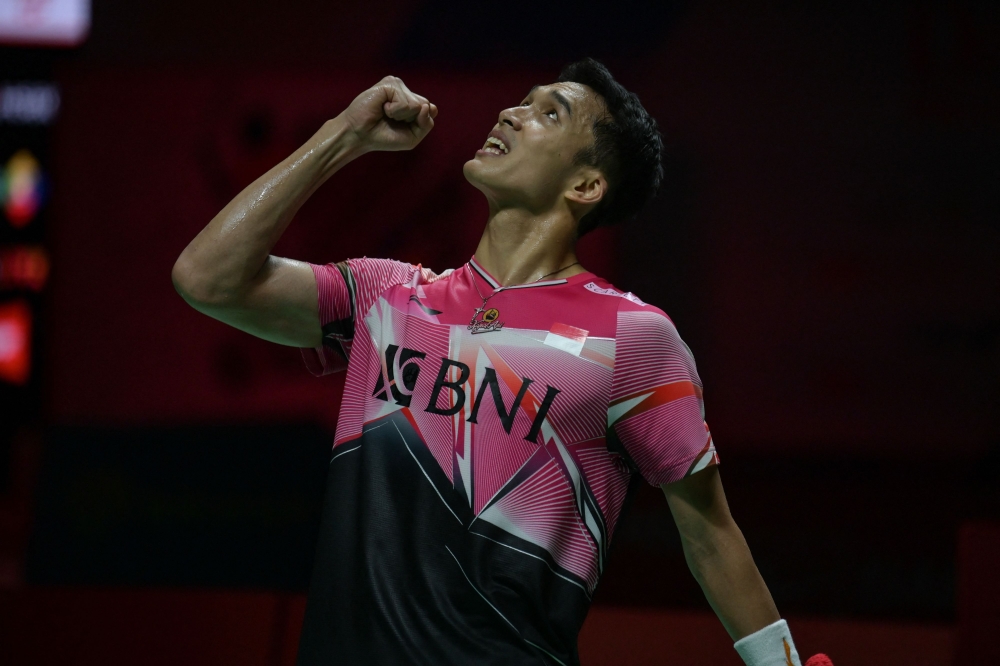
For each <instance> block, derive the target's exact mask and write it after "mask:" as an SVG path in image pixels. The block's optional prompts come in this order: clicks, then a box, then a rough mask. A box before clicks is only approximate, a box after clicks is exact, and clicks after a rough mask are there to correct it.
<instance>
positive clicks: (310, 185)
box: [172, 76, 437, 347]
mask: <svg viewBox="0 0 1000 666" xmlns="http://www.w3.org/2000/svg"><path fill="white" fill-rule="evenodd" d="M436 116H437V107H436V106H434V105H433V104H431V103H430V102H428V101H427V99H426V98H424V97H421V96H420V95H416V94H414V93H412V92H411V91H410V90H409V89H408V88H407V87H406V86H405V85H404V84H403V82H402V81H401V80H400V79H398V78H396V77H392V76H388V77H386V78H384V79H382V80H381V81H380V82H379V83H377V84H376V85H375V86H373V87H371V88H369V89H368V90H366V91H365V92H363V93H361V94H360V95H359V96H358V97H357V98H356V99H355V100H354V101H353V102H351V105H350V106H349V107H348V108H347V109H346V110H344V112H343V113H341V114H340V115H339V116H337V117H336V118H334V119H332V120H329V121H327V122H326V123H324V124H323V127H322V128H320V130H319V131H318V132H317V133H316V134H315V135H313V137H312V138H310V139H309V141H307V142H306V143H305V144H304V145H303V146H302V147H301V148H299V149H298V150H296V151H295V152H294V153H292V154H291V155H289V156H288V157H287V158H286V159H285V160H283V161H282V162H281V163H280V164H278V165H277V166H275V167H274V168H272V169H271V170H270V171H268V172H267V173H265V174H264V175H263V176H261V177H260V178H258V179H257V180H255V181H254V182H253V183H251V184H250V185H249V186H247V187H246V189H244V190H243V191H242V192H240V193H239V195H237V196H236V198H235V199H233V200H232V201H230V202H229V204H228V205H227V206H226V207H225V208H223V209H222V211H220V212H219V214H218V215H216V216H215V217H214V218H213V219H212V221H211V222H210V223H209V224H208V226H207V227H205V228H204V229H202V231H201V232H200V233H199V234H198V235H197V236H195V238H194V240H192V241H191V242H190V243H189V244H188V246H187V247H186V248H185V249H184V251H183V252H182V253H181V255H180V257H178V259H177V262H176V263H175V264H174V268H173V273H172V277H173V281H174V287H175V288H176V289H177V291H178V293H180V295H181V296H182V297H183V298H184V300H185V301H187V302H188V303H189V304H190V305H191V306H193V307H194V308H195V309H197V310H198V311H200V312H203V313H204V314H207V315H209V316H210V317H214V318H215V319H218V320H220V321H222V322H225V323H227V324H229V325H231V326H234V327H236V328H238V329H240V330H243V331H246V332H247V333H251V334H253V335H256V336H257V337H260V338H264V339H265V340H270V341H272V342H277V343H279V344H285V345H291V346H295V347H316V346H319V344H320V343H321V338H322V331H321V330H320V321H319V313H318V309H317V293H316V280H315V278H314V276H313V273H312V270H311V269H310V268H309V265H308V264H306V263H304V262H300V261H294V260H291V259H283V258H280V257H275V256H272V255H271V248H273V247H274V244H275V243H277V242H278V239H279V238H280V237H281V234H282V233H284V231H285V229H286V228H287V227H288V224H289V223H290V222H291V221H292V218H293V217H294V216H295V213H296V212H297V211H298V209H299V207H301V206H302V204H303V203H305V201H306V199H308V198H309V196H310V195H312V193H313V192H315V191H316V189H317V188H319V186H320V185H322V184H323V183H324V182H325V181H326V179H327V178H329V177H330V176H332V175H333V174H334V173H336V172H337V171H338V170H339V169H340V168H341V167H342V166H344V165H345V164H347V163H348V162H350V161H351V160H353V159H355V158H356V157H359V156H360V155H362V154H364V153H366V152H369V151H374V150H409V149H411V148H413V147H414V146H416V145H417V144H418V143H420V141H421V140H422V139H423V138H424V137H425V136H426V135H427V133H428V132H430V131H431V129H432V128H433V127H434V118H435V117H436Z"/></svg>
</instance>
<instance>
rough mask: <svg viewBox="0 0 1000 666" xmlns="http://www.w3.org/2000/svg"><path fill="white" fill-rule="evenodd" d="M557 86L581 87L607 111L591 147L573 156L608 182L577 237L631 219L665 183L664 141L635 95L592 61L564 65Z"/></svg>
mask: <svg viewBox="0 0 1000 666" xmlns="http://www.w3.org/2000/svg"><path fill="white" fill-rule="evenodd" d="M559 82H560V83H579V84H581V85H584V86H587V87H588V88H590V89H591V90H593V91H594V92H595V93H597V94H598V95H600V96H601V98H602V100H603V102H604V109H605V112H604V113H602V114H601V115H599V116H598V117H597V119H596V120H594V127H593V130H594V143H593V144H592V145H590V146H589V147H587V148H584V149H583V150H581V151H580V152H579V153H577V155H576V157H575V162H576V163H577V164H586V165H588V166H593V167H597V168H598V169H600V170H601V172H602V173H604V177H605V178H607V179H608V191H607V193H606V194H605V195H604V198H603V199H602V200H601V201H600V203H598V204H597V205H596V206H594V208H593V209H592V210H590V211H589V212H588V213H587V214H586V215H584V216H583V218H582V219H581V220H580V226H579V227H578V229H577V237H580V236H583V235H584V234H586V233H587V232H589V231H593V230H594V229H596V228H597V227H604V226H609V225H612V224H617V223H619V222H624V221H627V220H631V219H632V218H634V217H635V216H636V215H637V214H638V213H639V211H641V210H642V209H643V207H644V206H645V205H646V203H647V202H648V201H649V200H650V199H652V198H653V195H655V194H656V190H658V189H659V187H660V183H661V182H663V139H662V138H661V137H660V131H659V129H658V128H657V126H656V120H654V119H653V117H652V116H651V115H649V112H647V111H646V109H645V108H643V106H642V104H641V103H640V102H639V98H638V97H637V96H636V95H635V93H631V92H629V91H628V90H626V89H625V88H624V87H623V86H622V84H620V83H618V82H617V81H615V78H614V77H613V76H611V72H609V71H608V68H607V67H605V66H604V65H602V64H601V63H599V62H597V61H596V60H594V59H593V58H584V59H583V60H580V61H578V62H574V63H572V64H570V65H567V66H566V67H565V68H564V69H563V71H562V72H561V73H560V74H559Z"/></svg>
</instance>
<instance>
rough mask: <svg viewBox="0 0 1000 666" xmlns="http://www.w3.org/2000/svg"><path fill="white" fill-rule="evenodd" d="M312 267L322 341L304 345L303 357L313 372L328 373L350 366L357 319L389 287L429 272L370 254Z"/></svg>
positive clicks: (316, 373) (311, 265)
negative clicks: (369, 255) (375, 257)
mask: <svg viewBox="0 0 1000 666" xmlns="http://www.w3.org/2000/svg"><path fill="white" fill-rule="evenodd" d="M310 267H311V268H312V271H313V275H315V276H316V291H317V294H318V305H319V318H320V325H321V326H322V328H323V344H322V345H321V346H319V347H316V348H313V349H303V350H302V359H303V360H304V361H305V364H306V367H307V368H308V369H309V371H310V372H311V373H313V374H314V375H327V374H330V373H332V372H337V371H339V370H343V369H344V368H346V367H347V362H348V359H349V358H350V355H351V346H352V345H353V343H354V329H355V322H356V321H357V318H358V316H359V315H360V316H362V317H363V316H364V315H365V313H366V312H368V310H369V309H370V308H371V306H372V305H373V304H374V303H375V301H376V300H377V299H378V297H379V296H380V295H381V294H382V293H383V292H384V291H385V290H386V289H388V288H390V287H392V286H395V285H398V284H406V283H407V282H410V281H411V280H413V278H414V276H416V275H423V274H424V273H429V271H426V270H425V269H421V268H420V266H414V265H413V264H408V263H404V262H401V261H393V260H391V259H368V258H367V257H365V258H361V259H350V260H348V261H343V262H340V263H337V264H326V265H323V266H320V265H316V264H310Z"/></svg>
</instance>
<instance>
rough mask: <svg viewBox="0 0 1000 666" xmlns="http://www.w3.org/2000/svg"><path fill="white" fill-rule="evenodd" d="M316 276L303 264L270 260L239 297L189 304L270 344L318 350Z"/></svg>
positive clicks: (320, 341) (273, 258) (321, 334)
mask: <svg viewBox="0 0 1000 666" xmlns="http://www.w3.org/2000/svg"><path fill="white" fill-rule="evenodd" d="M317 301H318V299H317V287H316V276H315V275H314V274H313V271H312V267H311V266H310V265H309V264H308V263H306V262H303V261H295V260H293V259H283V258H280V257H273V256H272V257H269V258H268V260H267V262H266V263H265V264H264V266H263V267H262V268H261V270H260V272H259V273H258V274H257V275H256V276H255V277H254V278H253V280H252V281H251V282H250V284H249V285H248V286H247V287H246V288H245V289H243V290H241V292H240V293H239V294H238V295H233V296H232V297H230V298H227V299H226V300H225V301H223V302H221V303H191V304H192V305H193V306H194V307H195V308H196V309H198V310H199V311H201V312H203V313H205V314H207V315H209V316H210V317H213V318H215V319H218V320H219V321H221V322H224V323H226V324H229V325H230V326H233V327H235V328H238V329H240V330H241V331H245V332H247V333H250V334H251V335H254V336H256V337H258V338H263V339H264V340H268V341H270V342H276V343H278V344H282V345H288V346H291V347H318V346H319V345H320V344H321V343H322V339H323V332H322V328H321V326H320V320H319V306H318V302H317Z"/></svg>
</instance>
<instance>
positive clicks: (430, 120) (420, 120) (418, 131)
mask: <svg viewBox="0 0 1000 666" xmlns="http://www.w3.org/2000/svg"><path fill="white" fill-rule="evenodd" d="M432 106H433V105H432V104H421V105H420V113H418V114H417V123H416V127H414V128H413V133H414V134H415V135H416V136H417V138H423V137H424V136H426V135H427V133H428V132H430V131H431V130H432V129H434V116H435V115H437V114H436V113H434V112H435V111H436V109H432V108H431V107H432Z"/></svg>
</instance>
